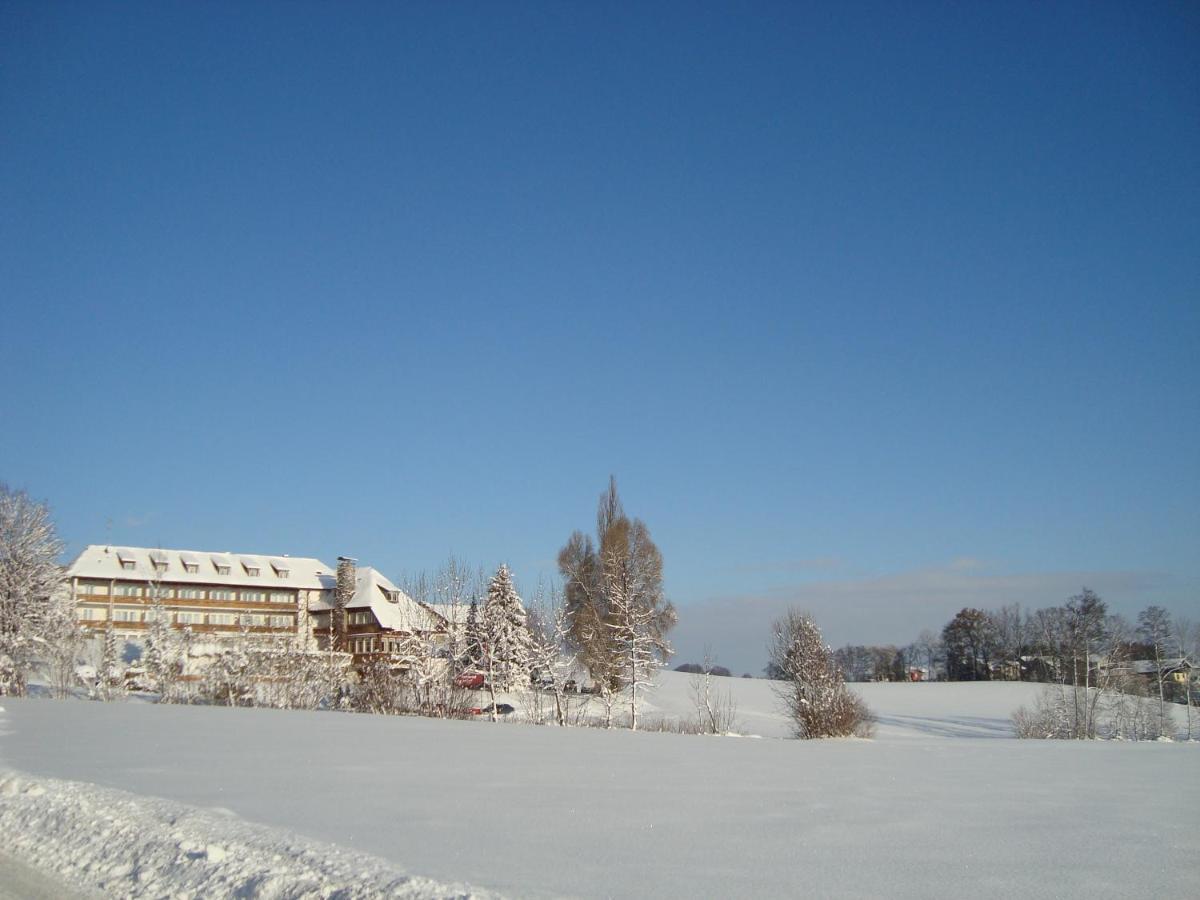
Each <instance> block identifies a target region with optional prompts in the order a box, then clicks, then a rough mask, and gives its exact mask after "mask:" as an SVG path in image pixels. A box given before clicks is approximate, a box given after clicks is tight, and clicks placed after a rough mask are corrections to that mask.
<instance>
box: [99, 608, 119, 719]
mask: <svg viewBox="0 0 1200 900" xmlns="http://www.w3.org/2000/svg"><path fill="white" fill-rule="evenodd" d="M124 691H125V673H124V672H123V671H122V668H121V660H120V656H119V645H118V642H117V632H116V630H115V629H114V628H113V623H112V620H111V619H110V620H109V621H108V622H107V623H106V624H105V626H104V643H103V645H102V646H101V649H100V665H99V667H98V669H97V671H96V695H97V696H98V697H99V698H100V699H101V700H111V699H112V698H113V697H114V696H118V695H120V694H122V693H124Z"/></svg>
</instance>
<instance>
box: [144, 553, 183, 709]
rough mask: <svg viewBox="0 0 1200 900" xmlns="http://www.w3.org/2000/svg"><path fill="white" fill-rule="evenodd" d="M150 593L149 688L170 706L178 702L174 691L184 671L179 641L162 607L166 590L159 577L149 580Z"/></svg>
mask: <svg viewBox="0 0 1200 900" xmlns="http://www.w3.org/2000/svg"><path fill="white" fill-rule="evenodd" d="M147 592H148V596H149V600H150V609H149V610H147V612H146V618H147V620H148V621H149V623H150V627H149V628H148V629H147V630H146V645H145V651H144V652H143V654H142V665H143V666H144V667H145V669H146V682H147V687H148V688H149V689H150V690H152V691H156V692H157V693H158V695H159V701H160V702H163V703H171V702H173V701H174V700H175V699H176V696H175V688H176V685H177V684H178V681H179V675H180V674H181V669H182V666H181V660H180V642H179V639H178V635H176V633H175V630H174V629H173V628H172V627H171V616H170V613H168V612H167V609H166V606H165V605H164V604H163V599H164V597H165V591H164V589H163V587H162V584H161V582H160V580H159V577H158V576H157V575H155V576H154V577H152V578H151V579H150V582H149V585H148V587H147Z"/></svg>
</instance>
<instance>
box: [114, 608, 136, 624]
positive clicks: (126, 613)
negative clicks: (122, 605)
mask: <svg viewBox="0 0 1200 900" xmlns="http://www.w3.org/2000/svg"><path fill="white" fill-rule="evenodd" d="M113 621H114V622H141V621H142V611H141V610H140V609H114V610H113Z"/></svg>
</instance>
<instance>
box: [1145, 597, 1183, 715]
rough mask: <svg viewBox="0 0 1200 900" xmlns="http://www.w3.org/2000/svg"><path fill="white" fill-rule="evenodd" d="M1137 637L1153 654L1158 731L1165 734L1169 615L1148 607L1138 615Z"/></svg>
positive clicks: (1170, 626)
mask: <svg viewBox="0 0 1200 900" xmlns="http://www.w3.org/2000/svg"><path fill="white" fill-rule="evenodd" d="M1137 633H1138V637H1139V638H1141V639H1142V640H1143V641H1144V642H1145V643H1146V645H1147V646H1148V647H1149V648H1150V652H1151V653H1153V654H1154V686H1155V689H1156V690H1157V692H1158V727H1159V731H1160V732H1162V733H1164V734H1167V733H1169V728H1168V725H1167V701H1166V692H1165V688H1166V684H1165V682H1166V678H1167V672H1166V668H1167V666H1166V655H1167V646H1168V644H1169V642H1170V641H1171V635H1172V624H1171V614H1170V613H1169V612H1167V611H1166V610H1165V609H1163V608H1162V607H1161V606H1148V607H1146V608H1145V609H1144V610H1142V611H1141V612H1140V613H1138V629H1137ZM1181 655H1182V654H1181Z"/></svg>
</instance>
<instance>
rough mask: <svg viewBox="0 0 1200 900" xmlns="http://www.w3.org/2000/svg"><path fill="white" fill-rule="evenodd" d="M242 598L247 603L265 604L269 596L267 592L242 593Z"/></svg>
mask: <svg viewBox="0 0 1200 900" xmlns="http://www.w3.org/2000/svg"><path fill="white" fill-rule="evenodd" d="M241 598H242V600H244V601H245V602H247V603H264V602H265V601H266V599H267V594H266V592H265V591H242V592H241Z"/></svg>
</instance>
